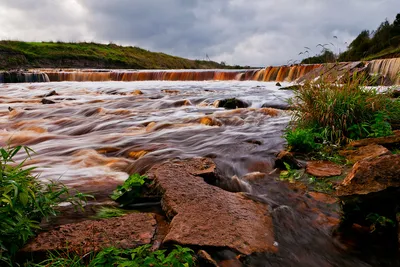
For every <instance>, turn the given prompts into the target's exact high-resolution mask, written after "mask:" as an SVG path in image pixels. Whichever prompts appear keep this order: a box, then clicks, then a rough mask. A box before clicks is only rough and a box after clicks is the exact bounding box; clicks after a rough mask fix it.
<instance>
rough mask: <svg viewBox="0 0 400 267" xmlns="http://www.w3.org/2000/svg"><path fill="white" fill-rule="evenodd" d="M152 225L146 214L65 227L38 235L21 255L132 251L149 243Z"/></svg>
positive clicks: (153, 225) (148, 215)
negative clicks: (103, 250)
mask: <svg viewBox="0 0 400 267" xmlns="http://www.w3.org/2000/svg"><path fill="white" fill-rule="evenodd" d="M156 224H157V223H156V220H155V215H154V214H150V213H132V214H128V215H126V216H123V217H119V218H111V219H105V220H97V221H84V222H81V223H75V224H66V225H62V226H59V227H57V228H56V229H54V230H51V231H49V232H44V233H40V234H39V235H38V236H37V237H36V238H35V239H33V240H32V241H31V242H29V243H28V244H27V245H26V246H25V247H24V248H23V249H22V251H23V252H44V251H55V250H63V249H69V250H71V251H82V253H87V252H89V251H93V250H94V251H97V250H100V249H102V248H104V247H107V246H116V247H118V248H134V247H137V246H141V245H145V244H149V243H150V242H151V240H152V238H153V236H154V234H155V231H156Z"/></svg>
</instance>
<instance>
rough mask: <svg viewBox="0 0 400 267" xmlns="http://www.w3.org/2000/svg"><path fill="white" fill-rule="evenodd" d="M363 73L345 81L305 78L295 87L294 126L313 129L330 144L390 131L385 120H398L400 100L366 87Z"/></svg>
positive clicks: (399, 116) (384, 133)
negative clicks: (310, 80)
mask: <svg viewBox="0 0 400 267" xmlns="http://www.w3.org/2000/svg"><path fill="white" fill-rule="evenodd" d="M366 82H367V79H366V78H365V76H361V75H359V76H355V75H354V76H352V78H351V79H349V81H348V82H347V83H346V84H336V83H329V82H326V81H324V80H323V79H319V80H318V81H313V82H305V84H304V85H302V86H301V87H300V88H299V90H297V91H295V96H294V98H293V99H292V102H293V103H292V104H293V105H294V106H295V107H296V111H295V113H294V117H293V121H294V125H295V127H296V128H300V129H314V131H315V132H317V133H319V134H320V136H321V137H322V138H323V139H324V140H325V141H328V142H331V143H333V144H343V143H346V142H348V141H349V140H350V139H360V138H364V137H367V136H369V135H370V134H371V133H373V134H377V135H380V136H381V135H387V134H390V133H391V130H389V127H388V124H387V123H386V122H390V121H398V120H399V118H400V102H399V101H398V100H392V99H391V98H390V97H389V96H388V95H387V94H381V93H379V92H378V90H376V89H371V88H366V87H365V86H364V85H365V84H366Z"/></svg>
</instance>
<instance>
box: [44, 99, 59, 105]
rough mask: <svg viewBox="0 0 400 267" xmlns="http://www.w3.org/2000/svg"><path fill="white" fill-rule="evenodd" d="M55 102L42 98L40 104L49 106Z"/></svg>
mask: <svg viewBox="0 0 400 267" xmlns="http://www.w3.org/2000/svg"><path fill="white" fill-rule="evenodd" d="M55 103H56V102H54V101H53V100H50V99H46V98H43V99H42V104H43V105H49V104H55Z"/></svg>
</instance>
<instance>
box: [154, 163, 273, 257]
mask: <svg viewBox="0 0 400 267" xmlns="http://www.w3.org/2000/svg"><path fill="white" fill-rule="evenodd" d="M214 166H215V164H214V163H213V162H212V161H211V160H210V159H204V158H197V159H192V160H186V161H169V162H166V163H163V164H159V165H156V166H154V167H153V168H152V169H151V170H150V171H149V173H148V175H149V177H154V180H155V186H156V188H158V190H159V192H160V194H161V195H162V201H161V203H162V207H163V210H164V211H165V212H166V214H167V216H168V217H169V218H170V219H171V224H170V229H169V232H168V234H167V235H166V237H165V239H164V243H178V244H181V245H187V246H206V247H221V248H229V249H232V250H234V251H238V252H240V253H242V254H246V255H249V254H252V253H256V252H275V251H276V250H277V248H276V247H274V246H273V244H274V241H275V240H274V232H273V224H272V218H271V216H270V213H269V210H268V206H267V205H266V204H262V203H257V202H255V201H252V200H250V199H248V198H246V197H245V196H244V195H243V194H241V193H231V192H228V191H225V190H223V189H221V188H219V187H216V186H213V185H210V184H208V183H206V182H205V181H204V179H203V178H202V177H200V176H195V175H193V174H195V173H200V172H201V171H204V173H209V172H210V171H212V170H213V168H215V167H214ZM204 173H203V175H204Z"/></svg>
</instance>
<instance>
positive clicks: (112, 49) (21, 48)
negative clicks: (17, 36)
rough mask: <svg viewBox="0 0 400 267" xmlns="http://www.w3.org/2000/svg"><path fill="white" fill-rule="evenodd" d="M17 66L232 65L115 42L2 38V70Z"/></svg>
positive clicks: (198, 67) (170, 67)
mask: <svg viewBox="0 0 400 267" xmlns="http://www.w3.org/2000/svg"><path fill="white" fill-rule="evenodd" d="M13 68H132V69H209V68H228V66H225V64H219V63H217V62H214V61H205V60H190V59H185V58H181V57H175V56H171V55H167V54H164V53H155V52H150V51H148V50H145V49H142V48H139V47H132V46H127V47H125V46H119V45H116V44H112V43H110V44H108V45H105V44H97V43H86V42H84V43H62V42H20V41H0V69H13Z"/></svg>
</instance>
